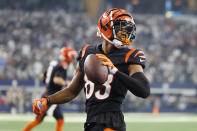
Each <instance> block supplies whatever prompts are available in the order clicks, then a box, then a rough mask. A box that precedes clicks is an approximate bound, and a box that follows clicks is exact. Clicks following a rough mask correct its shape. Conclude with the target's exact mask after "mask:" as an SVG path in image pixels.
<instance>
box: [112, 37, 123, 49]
mask: <svg viewBox="0 0 197 131" xmlns="http://www.w3.org/2000/svg"><path fill="white" fill-rule="evenodd" d="M112 44H113V45H114V46H115V47H117V48H123V47H125V46H124V45H123V44H122V41H120V40H117V39H114V40H113V41H112Z"/></svg>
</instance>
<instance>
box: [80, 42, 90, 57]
mask: <svg viewBox="0 0 197 131" xmlns="http://www.w3.org/2000/svg"><path fill="white" fill-rule="evenodd" d="M88 46H90V45H89V44H87V45H85V46H84V47H83V49H82V54H81V60H82V59H83V57H84V55H85V52H86V49H87V48H88Z"/></svg>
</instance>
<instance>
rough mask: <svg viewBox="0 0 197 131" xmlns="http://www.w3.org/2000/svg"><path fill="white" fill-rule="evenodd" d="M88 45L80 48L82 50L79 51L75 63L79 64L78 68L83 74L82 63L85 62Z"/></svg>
mask: <svg viewBox="0 0 197 131" xmlns="http://www.w3.org/2000/svg"><path fill="white" fill-rule="evenodd" d="M89 46H90V45H89V44H87V45H85V46H84V47H82V49H81V50H80V51H79V56H78V58H77V61H78V62H79V66H80V68H81V70H82V72H83V73H84V68H83V67H84V61H85V57H86V56H87V48H88V47H89Z"/></svg>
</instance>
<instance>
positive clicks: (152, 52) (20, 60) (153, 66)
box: [0, 9, 197, 84]
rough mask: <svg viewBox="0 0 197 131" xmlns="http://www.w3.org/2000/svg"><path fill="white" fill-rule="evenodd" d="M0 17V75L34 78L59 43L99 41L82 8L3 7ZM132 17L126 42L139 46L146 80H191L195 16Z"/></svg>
mask: <svg viewBox="0 0 197 131" xmlns="http://www.w3.org/2000/svg"><path fill="white" fill-rule="evenodd" d="M0 17H1V19H0V52H1V53H0V78H1V79H8V78H9V79H35V78H36V77H37V76H38V75H39V74H40V73H41V72H42V71H43V69H44V68H45V67H46V66H47V65H48V63H49V61H50V60H53V59H56V58H57V56H58V53H59V49H60V48H61V47H62V46H71V47H74V48H76V49H77V50H79V49H80V48H81V47H82V46H83V45H85V44H87V43H90V44H98V43H99V42H100V40H99V39H98V38H97V36H96V24H97V23H96V22H92V21H90V20H89V18H88V16H87V15H86V14H85V13H68V12H66V11H65V10H61V9H58V10H52V11H46V10H40V11H29V12H28V11H20V10H15V11H13V10H8V9H5V10H1V11H0ZM134 17H135V22H136V25H137V38H136V40H135V42H134V43H133V44H132V46H133V47H136V48H142V49H143V50H144V52H145V55H146V57H147V68H146V70H145V72H146V74H147V76H148V78H149V79H150V81H151V82H154V83H161V82H169V83H173V82H178V83H188V82H190V83H194V84H197V70H196V69H195V65H196V64H197V59H196V58H197V52H196V50H197V23H196V22H195V21H196V19H197V18H190V17H189V18H187V17H184V16H182V17H181V16H179V18H176V19H173V18H171V19H167V18H165V17H164V16H149V15H134ZM188 19H190V20H189V21H188Z"/></svg>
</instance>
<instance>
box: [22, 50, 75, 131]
mask: <svg viewBox="0 0 197 131" xmlns="http://www.w3.org/2000/svg"><path fill="white" fill-rule="evenodd" d="M76 56H77V52H76V51H75V50H74V49H73V48H68V47H64V48H62V49H61V50H60V55H59V61H51V62H50V64H49V67H48V69H47V70H46V71H45V72H44V73H43V74H41V77H40V79H41V80H42V81H43V82H44V83H46V92H45V93H44V94H43V96H42V98H45V97H47V96H49V95H52V94H54V93H56V92H58V91H60V90H61V89H62V87H63V86H67V85H68V83H69V81H66V74H67V68H68V66H69V64H70V63H71V62H72V61H73V59H74V58H76ZM50 107H51V108H53V117H54V118H55V119H56V131H63V124H64V118H63V113H62V111H61V109H60V106H59V105H52V104H48V106H47V109H46V110H45V111H44V112H42V113H41V114H38V115H37V116H36V118H35V120H33V121H31V122H29V123H28V124H27V125H26V126H25V128H24V129H23V131H30V130H31V129H32V128H34V127H35V126H37V125H38V124H40V123H41V122H42V120H43V119H44V117H45V116H46V115H47V113H46V112H47V110H49V109H50Z"/></svg>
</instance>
